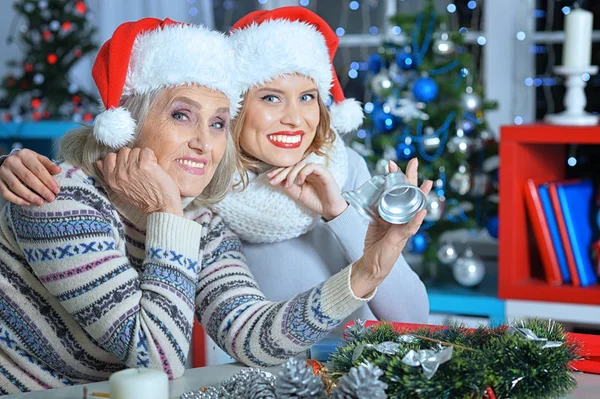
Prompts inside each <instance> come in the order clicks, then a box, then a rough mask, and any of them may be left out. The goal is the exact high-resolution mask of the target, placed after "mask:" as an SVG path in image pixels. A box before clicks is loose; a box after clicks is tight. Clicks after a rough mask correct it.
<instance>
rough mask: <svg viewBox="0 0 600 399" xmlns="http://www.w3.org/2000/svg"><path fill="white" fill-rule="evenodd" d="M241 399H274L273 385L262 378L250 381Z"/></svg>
mask: <svg viewBox="0 0 600 399" xmlns="http://www.w3.org/2000/svg"><path fill="white" fill-rule="evenodd" d="M242 398H243V399H275V387H274V386H273V383H272V382H271V381H269V380H267V379H265V378H264V377H262V376H258V377H256V378H255V379H254V380H251V381H250V382H249V384H248V386H247V388H246V389H245V390H244V394H243V396H242Z"/></svg>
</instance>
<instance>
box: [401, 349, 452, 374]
mask: <svg viewBox="0 0 600 399" xmlns="http://www.w3.org/2000/svg"><path fill="white" fill-rule="evenodd" d="M452 348H454V347H453V346H449V347H447V348H444V347H442V346H439V350H438V351H435V350H433V349H421V350H420V351H418V352H416V351H414V350H412V349H411V350H410V351H408V353H407V354H406V355H404V357H403V358H402V363H404V364H407V365H409V366H412V367H419V366H421V367H422V368H423V374H425V377H426V378H427V379H428V380H430V379H431V378H432V377H433V375H434V374H435V372H436V371H437V369H438V367H440V364H442V363H446V362H447V361H448V360H450V359H451V358H452Z"/></svg>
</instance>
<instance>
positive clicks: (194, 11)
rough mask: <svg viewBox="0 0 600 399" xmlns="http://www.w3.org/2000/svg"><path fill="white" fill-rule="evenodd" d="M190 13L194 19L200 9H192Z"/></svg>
mask: <svg viewBox="0 0 600 399" xmlns="http://www.w3.org/2000/svg"><path fill="white" fill-rule="evenodd" d="M189 13H190V15H191V16H192V17H195V16H196V15H198V7H190V10H189Z"/></svg>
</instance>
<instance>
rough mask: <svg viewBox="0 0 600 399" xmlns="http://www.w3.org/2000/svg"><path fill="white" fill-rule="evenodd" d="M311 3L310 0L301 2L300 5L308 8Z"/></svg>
mask: <svg viewBox="0 0 600 399" xmlns="http://www.w3.org/2000/svg"><path fill="white" fill-rule="evenodd" d="M309 3H310V0H300V5H301V6H302V7H308V4H309Z"/></svg>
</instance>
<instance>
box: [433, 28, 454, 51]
mask: <svg viewBox="0 0 600 399" xmlns="http://www.w3.org/2000/svg"><path fill="white" fill-rule="evenodd" d="M433 52H434V53H435V54H437V55H444V56H445V55H452V54H454V53H455V52H456V43H454V42H453V41H452V40H451V39H450V34H449V33H448V32H447V31H442V32H439V33H437V34H436V35H435V39H434V41H433Z"/></svg>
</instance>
